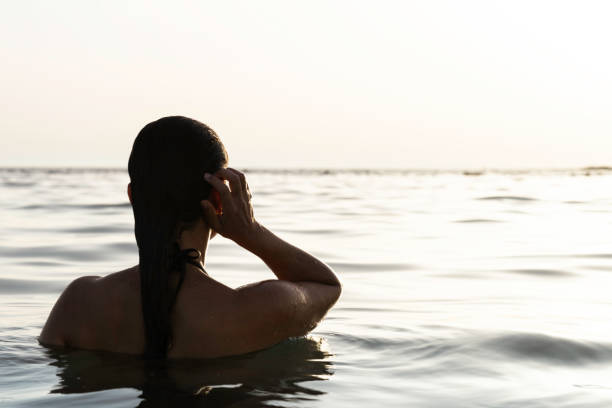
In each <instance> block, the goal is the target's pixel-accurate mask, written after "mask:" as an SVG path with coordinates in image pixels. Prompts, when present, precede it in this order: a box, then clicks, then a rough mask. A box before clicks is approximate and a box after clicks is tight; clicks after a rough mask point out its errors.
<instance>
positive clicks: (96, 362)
mask: <svg viewBox="0 0 612 408" xmlns="http://www.w3.org/2000/svg"><path fill="white" fill-rule="evenodd" d="M46 354H47V357H49V358H50V360H51V361H50V363H49V364H50V365H53V366H56V367H57V368H58V370H57V376H58V384H57V386H56V387H54V388H53V390H52V391H51V392H52V393H61V394H74V393H88V392H94V391H105V390H113V389H122V388H132V389H136V390H138V391H139V392H140V393H141V394H140V395H139V399H140V400H141V401H140V402H139V403H138V402H137V404H138V406H139V407H151V406H166V405H168V406H190V407H191V406H194V407H196V406H215V407H216V406H221V407H224V406H235V404H237V403H240V405H241V406H242V404H246V403H248V405H249V406H252V405H257V406H268V405H269V403H271V402H274V401H276V402H278V401H308V400H311V399H313V398H316V397H317V396H318V395H320V394H322V392H321V391H318V390H315V389H313V388H309V387H308V382H311V381H323V380H326V379H327V378H328V377H329V376H331V375H332V374H333V368H332V362H331V360H330V357H331V355H330V354H329V353H328V352H327V351H325V344H324V341H323V340H322V339H316V338H313V337H302V338H296V339H290V340H287V341H284V342H282V343H280V344H278V345H276V346H275V347H272V348H270V349H267V350H263V351H260V352H255V353H250V354H248V355H244V356H236V357H227V358H219V359H207V360H186V359H185V360H157V361H151V360H148V361H147V360H144V359H142V358H140V357H137V356H130V355H122V354H115V353H105V352H92V351H83V350H59V349H47V350H46Z"/></svg>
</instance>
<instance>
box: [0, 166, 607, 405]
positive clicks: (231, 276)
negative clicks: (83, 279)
mask: <svg viewBox="0 0 612 408" xmlns="http://www.w3.org/2000/svg"><path fill="white" fill-rule="evenodd" d="M247 179H248V182H249V184H250V187H251V190H252V192H253V205H254V209H255V215H256V217H257V218H258V220H259V221H260V222H261V223H263V224H264V225H266V226H267V227H268V228H269V229H271V230H272V231H274V232H276V233H277V234H278V235H279V236H281V237H283V238H284V239H286V240H288V241H289V242H291V243H293V244H295V245H297V246H299V247H301V248H303V249H305V250H307V251H309V252H311V253H312V254H314V255H315V256H317V257H319V258H320V259H322V260H323V261H325V262H326V263H328V264H329V265H330V266H331V267H332V268H333V269H334V270H335V271H336V272H337V274H338V276H339V278H340V279H341V280H342V283H343V285H344V290H343V293H342V297H341V298H340V300H339V302H338V303H337V304H336V306H335V307H334V308H333V309H332V310H331V311H330V312H329V314H328V315H327V317H326V318H325V320H324V321H323V322H322V323H321V324H320V325H319V326H318V327H317V328H316V329H315V330H314V331H313V332H312V333H311V334H310V335H309V336H307V337H304V338H297V339H290V340H287V341H284V342H282V343H280V344H278V345H276V346H274V347H271V348H269V349H267V350H263V351H260V352H256V353H251V354H248V355H245V356H237V357H230V358H223V359H215V360H185V361H168V362H165V363H164V362H155V363H151V362H146V361H143V360H142V359H140V358H137V357H133V356H124V355H115V354H109V353H98V352H89V351H79V350H64V351H62V350H49V349H46V348H45V347H42V346H40V345H39V344H38V342H37V336H38V335H39V333H40V330H41V328H42V326H43V324H44V322H45V320H46V318H47V316H48V313H49V311H50V309H51V307H52V306H53V304H54V302H55V300H56V299H57V297H58V296H59V294H60V293H61V291H62V290H63V288H64V287H65V286H66V284H67V283H68V282H70V281H71V280H72V279H74V278H76V277H78V276H83V275H105V274H108V273H112V272H115V271H118V270H121V269H124V268H127V267H130V266H133V265H135V264H136V263H137V260H138V258H137V249H136V245H135V241H134V235H133V216H132V212H131V208H130V205H129V202H128V200H127V195H126V185H127V183H128V176H127V172H126V171H125V170H121V169H119V170H113V169H108V170H100V169H97V170H83V169H80V170H79V169H66V170H62V169H3V170H0V226H1V228H0V405H2V406H14V407H45V408H50V407H88V406H104V407H136V406H140V407H148V406H230V405H231V406H235V407H242V406H249V407H251V406H305V407H355V406H363V407H371V406H395V407H406V406H414V407H521V408H528V407H607V406H610V405H611V404H612V299H611V295H610V288H611V287H612V286H611V284H612V240H611V238H610V230H611V223H612V188H611V187H612V173H610V172H607V171H605V170H601V171H598V170H594V171H585V170H555V171H552V170H550V171H505V172H504V171H487V172H484V173H482V174H481V173H465V174H464V173H462V172H460V171H339V170H335V171H279V170H276V171H263V170H259V171H248V172H247ZM206 270H207V271H208V273H209V274H210V275H211V276H213V277H214V278H215V279H218V280H219V281H221V282H223V283H225V284H227V285H230V286H232V287H237V286H240V285H243V284H246V283H249V282H253V281H257V280H262V279H269V278H272V277H273V275H272V273H271V272H270V271H269V270H267V268H266V266H265V265H264V264H263V263H262V262H261V261H260V260H259V259H258V258H256V257H255V256H254V255H252V254H250V253H248V252H247V251H245V250H244V249H242V248H240V247H238V246H237V245H235V244H234V243H232V242H231V241H228V240H226V239H225V238H222V237H216V238H214V239H213V240H212V242H211V244H210V247H209V252H208V254H207V262H206ZM205 312H206V311H202V313H205Z"/></svg>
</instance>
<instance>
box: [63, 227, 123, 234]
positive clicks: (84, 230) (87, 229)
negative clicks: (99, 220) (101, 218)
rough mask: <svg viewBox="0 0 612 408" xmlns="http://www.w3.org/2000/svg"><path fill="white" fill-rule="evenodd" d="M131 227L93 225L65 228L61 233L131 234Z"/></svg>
mask: <svg viewBox="0 0 612 408" xmlns="http://www.w3.org/2000/svg"><path fill="white" fill-rule="evenodd" d="M133 230H134V228H133V227H125V226H120V225H95V226H91V227H77V228H66V229H63V230H62V231H63V232H69V233H74V234H101V233H109V232H132V231H133Z"/></svg>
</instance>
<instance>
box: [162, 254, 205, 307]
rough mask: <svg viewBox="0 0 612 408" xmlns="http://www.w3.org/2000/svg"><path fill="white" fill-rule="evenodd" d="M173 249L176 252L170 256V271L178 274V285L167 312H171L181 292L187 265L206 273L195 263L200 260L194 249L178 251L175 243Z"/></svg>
mask: <svg viewBox="0 0 612 408" xmlns="http://www.w3.org/2000/svg"><path fill="white" fill-rule="evenodd" d="M174 248H175V251H176V252H175V253H174V254H173V255H172V261H171V266H172V268H171V270H172V271H178V272H179V282H178V285H176V290H175V291H174V296H172V300H171V301H170V305H169V310H172V307H173V306H174V302H175V301H176V297H177V296H178V293H179V290H181V285H182V284H183V281H184V280H185V271H186V269H187V268H186V267H187V264H190V265H193V266H195V267H196V268H198V269H199V270H201V271H202V272H204V273H206V271H205V270H204V268H202V265H200V263H199V262H197V261H198V260H199V259H200V251H198V250H197V249H195V248H187V249H180V248H179V246H178V244H176V243H175V244H174Z"/></svg>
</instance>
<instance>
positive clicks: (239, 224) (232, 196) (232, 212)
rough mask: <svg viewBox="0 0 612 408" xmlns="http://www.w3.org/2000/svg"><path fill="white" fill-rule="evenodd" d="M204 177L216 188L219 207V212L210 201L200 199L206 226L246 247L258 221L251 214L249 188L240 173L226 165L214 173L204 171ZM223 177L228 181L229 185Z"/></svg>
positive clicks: (256, 228)
mask: <svg viewBox="0 0 612 408" xmlns="http://www.w3.org/2000/svg"><path fill="white" fill-rule="evenodd" d="M204 178H205V179H206V181H207V182H209V183H210V184H211V185H212V186H213V188H214V189H215V190H216V191H217V192H219V196H220V197H221V205H222V207H223V211H222V213H221V214H217V211H216V210H215V207H214V206H213V205H212V203H211V202H210V201H208V200H202V201H201V202H200V205H201V206H202V210H203V211H204V219H205V220H206V222H207V223H208V226H209V227H211V228H212V229H213V230H215V231H216V232H217V233H219V234H221V235H223V236H224V237H225V238H229V239H231V240H232V241H234V242H236V243H237V244H239V245H241V246H243V247H248V246H249V242H251V241H252V240H253V239H256V238H255V235H256V234H257V231H258V229H259V224H258V223H257V221H255V217H254V216H253V206H252V205H251V192H250V191H249V185H248V184H247V182H246V178H245V177H244V174H242V173H241V172H239V171H238V170H235V169H232V168H229V167H228V168H224V169H221V170H219V171H217V172H216V173H215V174H214V175H213V174H208V173H206V174H205V175H204ZM223 180H227V181H229V188H228V186H227V185H226V184H225V183H224V181H223Z"/></svg>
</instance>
